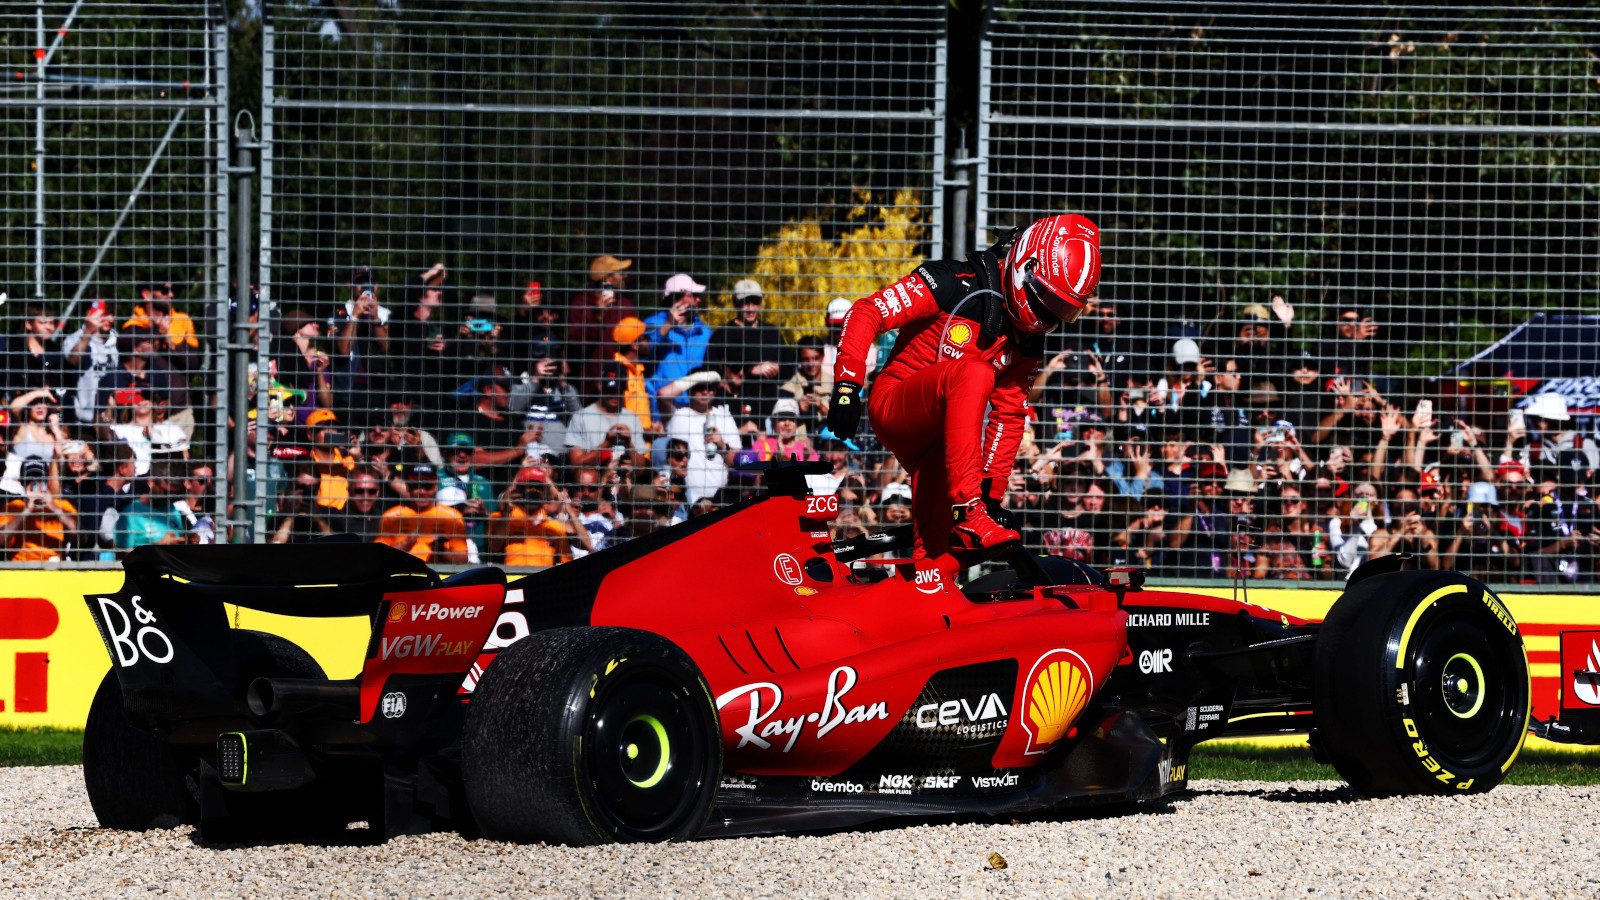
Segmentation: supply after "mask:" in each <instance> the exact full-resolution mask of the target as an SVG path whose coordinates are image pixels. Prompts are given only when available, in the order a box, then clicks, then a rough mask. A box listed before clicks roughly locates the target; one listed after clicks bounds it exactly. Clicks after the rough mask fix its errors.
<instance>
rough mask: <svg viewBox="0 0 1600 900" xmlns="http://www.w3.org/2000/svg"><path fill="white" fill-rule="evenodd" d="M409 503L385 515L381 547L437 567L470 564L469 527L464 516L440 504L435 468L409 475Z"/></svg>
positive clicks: (419, 467) (414, 469)
mask: <svg viewBox="0 0 1600 900" xmlns="http://www.w3.org/2000/svg"><path fill="white" fill-rule="evenodd" d="M405 482H406V491H407V496H406V499H405V500H404V501H402V502H400V503H397V504H395V505H394V506H391V507H389V508H388V509H386V510H384V511H383V515H382V516H381V517H380V518H379V520H378V543H380V544H388V545H389V546H391V547H397V548H399V549H401V550H404V551H406V552H407V553H410V554H411V555H412V556H415V557H417V558H418V559H420V560H422V561H423V562H429V563H434V564H446V565H448V564H452V563H464V562H466V561H467V523H466V521H465V520H464V519H463V518H462V516H461V513H459V512H457V511H456V510H454V509H451V508H450V507H448V506H441V505H440V504H439V503H438V492H439V482H438V472H437V471H436V470H435V469H434V468H433V466H430V465H427V464H422V465H416V466H410V467H408V468H407V469H406V471H405Z"/></svg>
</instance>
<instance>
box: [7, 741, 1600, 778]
mask: <svg viewBox="0 0 1600 900" xmlns="http://www.w3.org/2000/svg"><path fill="white" fill-rule="evenodd" d="M82 747H83V732H81V731H74V730H71V729H66V728H0V767H3V766H63V765H77V764H78V763H80V762H82V761H83V753H82ZM1189 777H1190V778H1216V779H1221V780H1224V781H1338V780H1339V775H1338V773H1337V772H1335V771H1334V770H1333V767H1332V766H1327V765H1323V764H1322V763H1319V762H1317V761H1316V760H1314V759H1312V758H1311V751H1310V750H1308V749H1306V748H1304V747H1251V746H1215V745H1204V744H1202V745H1201V746H1199V747H1196V748H1195V749H1194V752H1193V753H1192V754H1191V755H1190V757H1189ZM1506 784H1570V785H1585V784H1600V754H1579V753H1562V752H1559V751H1551V750H1524V751H1522V755H1521V756H1520V757H1518V758H1517V765H1516V767H1515V768H1513V769H1512V770H1511V775H1510V777H1508V778H1507V779H1506Z"/></svg>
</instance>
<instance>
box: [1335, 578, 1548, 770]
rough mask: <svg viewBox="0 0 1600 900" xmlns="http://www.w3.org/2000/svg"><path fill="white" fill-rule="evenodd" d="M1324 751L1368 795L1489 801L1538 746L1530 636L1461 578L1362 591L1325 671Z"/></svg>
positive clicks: (1373, 583) (1346, 606) (1345, 601)
mask: <svg viewBox="0 0 1600 900" xmlns="http://www.w3.org/2000/svg"><path fill="white" fill-rule="evenodd" d="M1313 692H1314V698H1313V702H1314V708H1315V714H1314V723H1315V729H1316V730H1315V735H1314V739H1315V744H1316V746H1317V747H1318V748H1319V750H1320V751H1321V752H1322V753H1324V754H1325V755H1326V756H1327V758H1328V760H1329V762H1331V763H1332V764H1333V766H1334V768H1336V769H1337V770H1338V771H1339V774H1340V775H1341V776H1343V777H1344V779H1345V780H1346V781H1348V782H1350V784H1351V786H1353V787H1355V788H1356V789H1357V790H1359V791H1361V792H1362V793H1364V794H1368V795H1371V796H1384V795H1392V794H1458V793H1477V792H1480V791H1487V790H1489V789H1490V788H1492V787H1494V786H1495V785H1497V784H1499V783H1500V781H1501V779H1503V778H1504V777H1505V774H1506V772H1508V771H1509V770H1510V769H1511V764H1512V763H1513V762H1514V761H1515V760H1516V758H1517V753H1518V752H1519V751H1520V750H1521V749H1522V743H1523V740H1524V739H1525V738H1526V737H1527V733H1528V732H1527V727H1528V712H1529V700H1530V696H1531V693H1530V689H1529V682H1528V659H1527V655H1526V654H1525V653H1524V651H1523V646H1522V636H1521V634H1520V632H1519V631H1518V629H1517V626H1516V623H1515V622H1514V621H1513V620H1512V618H1511V614H1510V613H1509V612H1508V611H1507V610H1506V608H1505V605H1504V604H1503V603H1501V602H1500V599H1499V598H1498V597H1496V596H1495V595H1494V593H1493V592H1492V591H1490V590H1489V589H1488V588H1487V587H1485V586H1484V585H1483V584H1481V583H1479V582H1477V581H1475V580H1473V579H1471V578H1468V577H1466V576H1465V575H1461V574H1460V573H1457V572H1439V571H1424V572H1395V573H1391V574H1387V575H1377V576H1372V577H1370V578H1367V579H1365V580H1363V581H1360V582H1357V583H1356V584H1355V585H1354V586H1353V587H1351V588H1350V589H1349V590H1348V591H1346V592H1345V593H1344V595H1343V596H1341V597H1340V598H1339V600H1338V602H1336V603H1335V604H1334V606H1333V609H1332V610H1331V611H1330V612H1329V613H1328V617H1327V619H1326V620H1324V622H1323V624H1322V630H1321V632H1320V633H1319V634H1318V637H1317V646H1316V657H1315V664H1314V668H1313Z"/></svg>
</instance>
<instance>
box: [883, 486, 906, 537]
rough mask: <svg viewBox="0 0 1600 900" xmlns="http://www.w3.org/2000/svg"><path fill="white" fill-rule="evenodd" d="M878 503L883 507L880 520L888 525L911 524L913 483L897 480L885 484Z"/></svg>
mask: <svg viewBox="0 0 1600 900" xmlns="http://www.w3.org/2000/svg"><path fill="white" fill-rule="evenodd" d="M878 505H879V506H880V507H882V513H881V515H880V516H879V519H880V521H882V522H883V524H884V525H885V526H887V527H892V526H896V525H910V524H911V485H909V484H907V483H905V482H903V481H896V482H893V483H891V484H886V485H884V486H883V490H881V491H879V492H878Z"/></svg>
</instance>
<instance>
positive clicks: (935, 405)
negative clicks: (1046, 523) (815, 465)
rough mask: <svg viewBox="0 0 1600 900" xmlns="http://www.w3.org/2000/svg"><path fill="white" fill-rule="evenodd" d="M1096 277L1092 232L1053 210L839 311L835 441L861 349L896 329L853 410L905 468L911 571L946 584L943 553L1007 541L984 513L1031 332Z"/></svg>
mask: <svg viewBox="0 0 1600 900" xmlns="http://www.w3.org/2000/svg"><path fill="white" fill-rule="evenodd" d="M1099 281H1100V233H1099V230H1098V229H1097V228H1096V227H1095V225H1094V223H1093V222H1091V221H1089V220H1088V219H1087V218H1084V217H1083V216H1080V215H1058V216H1049V217H1046V218H1043V219H1040V220H1038V221H1036V222H1034V223H1033V224H1032V225H1030V226H1028V227H1027V228H1026V229H1025V230H1023V231H1022V232H1021V233H1020V234H1017V233H1015V232H1013V233H1012V235H1011V236H1010V237H1008V238H1007V239H1005V240H1002V241H1001V242H1000V243H998V244H995V245H994V246H993V247H990V248H989V249H987V250H979V251H976V252H974V253H973V254H972V255H971V256H970V257H968V258H967V259H966V260H940V261H929V262H926V263H923V264H922V265H921V266H919V267H918V268H917V270H916V271H915V272H913V273H911V274H910V275H907V276H906V277H904V278H902V279H900V280H899V281H896V282H895V283H894V284H891V285H889V286H888V287H886V288H884V289H883V290H881V291H879V292H877V293H875V294H872V295H870V296H867V297H864V298H862V299H860V300H857V301H856V302H855V303H854V304H852V305H851V307H850V313H849V315H848V316H847V317H846V318H845V322H844V331H843V334H841V336H840V338H839V353H838V358H837V361H836V362H835V363H834V370H833V397H832V400H831V402H830V403H829V406H828V427H829V428H830V429H831V430H832V431H833V432H834V434H835V435H837V436H838V437H840V438H849V437H851V436H853V435H854V434H855V433H856V429H857V428H858V427H859V426H860V423H861V413H862V385H863V383H864V379H865V372H866V354H867V349H868V348H869V347H870V346H871V345H872V342H873V340H874V339H875V338H877V336H878V335H879V334H881V333H883V332H885V331H889V330H891V329H900V335H899V337H898V339H897V340H896V341H895V345H894V352H893V356H892V358H891V359H890V361H889V362H888V363H887V364H886V365H884V366H883V367H882V369H881V370H880V371H879V372H878V374H877V376H876V377H875V378H874V379H873V382H872V392H871V396H870V397H869V398H868V399H867V401H866V411H867V414H868V415H869V416H870V417H871V419H872V427H873V431H874V432H875V433H876V434H877V436H878V439H879V440H881V441H882V442H883V444H884V446H885V447H888V448H889V450H890V451H891V452H892V453H894V455H895V458H896V459H898V460H899V461H900V464H901V465H903V466H905V468H906V471H907V472H909V473H910V474H911V490H912V512H913V519H914V521H915V523H916V532H917V545H916V550H915V552H914V554H913V556H914V558H916V559H917V560H918V561H919V566H918V567H919V568H922V567H923V566H924V565H927V564H929V563H931V564H933V565H934V566H936V567H937V568H938V569H939V570H940V572H941V574H942V576H943V577H945V578H947V579H948V578H951V577H953V576H954V574H955V572H956V570H957V569H958V567H959V564H958V562H957V560H956V558H955V555H954V554H957V553H970V554H983V555H992V554H994V553H996V552H1000V551H1003V550H1005V549H1008V548H1010V547H1011V546H1014V545H1015V544H1017V543H1018V542H1019V541H1020V540H1021V537H1020V536H1019V535H1018V534H1017V532H1016V531H1014V530H1013V529H1011V528H1008V527H1006V526H1004V525H1002V524H1001V523H999V522H996V521H995V519H994V515H993V511H995V510H998V509H999V505H1000V501H1001V500H1003V499H1004V498H1005V492H1006V483H1007V479H1008V476H1009V475H1010V472H1011V467H1012V464H1013V462H1014V461H1015V459H1016V455H1017V448H1018V447H1019V446H1020V445H1021V441H1022V429H1023V428H1025V427H1027V424H1026V423H1027V417H1028V390H1029V388H1030V387H1031V385H1032V384H1033V379H1034V375H1035V373H1036V372H1037V371H1038V369H1039V366H1040V364H1041V363H1042V360H1043V356H1044V336H1045V335H1046V334H1047V333H1049V332H1050V331H1052V330H1054V329H1055V328H1057V327H1059V326H1060V325H1061V324H1062V323H1064V322H1072V321H1074V320H1076V319H1077V318H1078V315H1079V314H1080V313H1082V311H1083V309H1084V307H1085V305H1086V304H1087V302H1088V300H1089V297H1090V296H1091V295H1092V294H1093V293H1094V290H1095V286H1096V285H1097V284H1098V283H1099ZM986 410H987V424H985V411H986Z"/></svg>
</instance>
